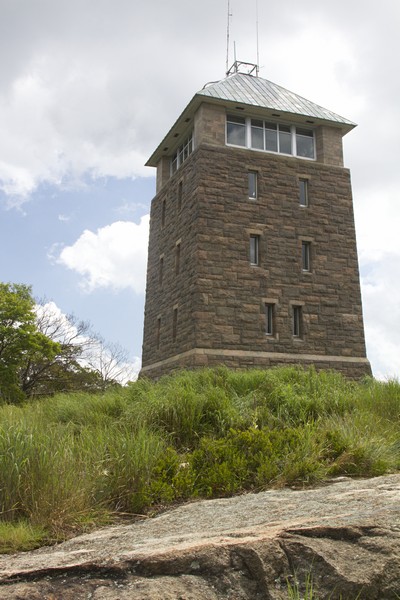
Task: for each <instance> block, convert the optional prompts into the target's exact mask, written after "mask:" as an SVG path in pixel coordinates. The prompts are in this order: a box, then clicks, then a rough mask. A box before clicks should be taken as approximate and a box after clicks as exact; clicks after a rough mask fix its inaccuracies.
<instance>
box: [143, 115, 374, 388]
mask: <svg viewBox="0 0 400 600" xmlns="http://www.w3.org/2000/svg"><path fill="white" fill-rule="evenodd" d="M219 112H220V111H219ZM219 116H220V115H219ZM220 120H221V119H220V118H218V119H216V122H217V124H216V127H215V129H216V132H217V133H215V135H216V136H217V137H218V131H220V129H221V123H220ZM197 123H198V126H199V128H198V131H200V132H201V131H203V133H204V132H205V131H206V130H207V131H209V133H208V134H207V135H206V136H205V138H204V139H206V138H207V136H208V137H210V136H211V138H210V139H211V140H212V142H211V144H206V143H202V144H200V146H198V147H197V148H196V149H195V151H194V152H193V153H192V155H191V156H190V157H189V158H188V159H187V160H186V161H185V162H184V164H183V165H182V166H181V168H180V169H179V170H178V172H177V173H175V175H174V176H173V177H171V178H170V179H169V180H168V181H167V183H166V184H165V185H164V186H163V187H162V189H161V190H160V191H159V192H158V194H157V195H156V197H155V198H154V199H153V202H152V208H151V221H150V222H151V228H150V241H149V258H148V275H147V291H146V309H145V324H144V342H143V369H142V374H143V375H146V376H150V377H159V376H160V375H162V374H164V373H166V372H170V371H172V370H174V369H176V368H182V367H185V368H196V367H200V366H215V365H216V364H226V365H227V366H231V367H234V368H248V367H250V366H254V367H267V366H272V365H277V364H288V363H299V362H300V363H302V364H305V365H309V364H314V365H315V366H316V368H337V369H339V370H341V371H343V372H344V373H345V374H346V375H348V376H350V377H360V376H362V375H363V374H366V373H370V366H369V363H368V361H367V359H366V352H365V341H364V329H363V318H362V307H361V295H360V285H359V272H358V261H357V250H356V239H355V229H354V218H353V207H352V195H351V183H350V175H349V172H348V170H347V169H344V168H342V167H338V166H332V165H329V164H323V163H322V162H319V161H318V162H317V161H309V160H302V159H298V158H295V157H285V156H282V155H274V154H269V153H264V152H257V151H254V150H249V149H242V148H233V147H228V146H225V145H222V144H221V145H217V144H216V139H217V138H216V137H215V135H214V133H213V132H212V118H211V113H210V112H207V110H205V108H204V107H203V112H202V114H201V115H198V117H197ZM326 129H329V128H326ZM195 131H196V127H195ZM325 133H326V135H325V134H324V137H322V138H321V137H320V138H318V136H317V144H318V143H320V144H322V149H321V148H320V150H319V159H320V160H321V159H322V160H325V158H326V157H327V156H328V154H329V153H333V154H332V156H336V158H338V154H337V148H336V150H335V147H336V146H337V140H336V137H335V135H334V136H333V138H332V136H330V137H329V135H328V134H329V132H325ZM334 133H336V132H334ZM320 134H321V131H320ZM321 135H322V134H321ZM213 136H214V137H213ZM203 137H204V135H203ZM328 138H329V139H328ZM318 139H319V140H320V141H319V142H318ZM321 140H322V141H321ZM328 142H329V143H328ZM324 143H325V155H324V154H323V149H324V146H323V144H324ZM329 144H330V146H329ZM335 153H336V154H335ZM324 156H325V158H324ZM326 161H327V162H329V160H328V159H326ZM249 171H253V172H255V173H257V186H258V195H257V199H256V200H253V199H249V193H248V172H249ZM300 179H302V180H306V181H307V183H308V192H309V205H308V206H307V207H303V206H300V202H299V180H300ZM163 207H164V208H163ZM163 214H164V217H163ZM163 219H164V224H163ZM250 235H258V236H259V250H260V256H259V259H260V260H259V265H257V266H252V265H250V260H249V240H250ZM302 241H305V242H308V243H309V244H310V249H311V268H310V271H309V272H305V271H303V269H302V260H301V252H302ZM177 246H179V263H180V264H179V272H177V266H176V260H177V252H178V251H177ZM161 263H162V271H163V273H162V281H161V274H160V265H161ZM266 303H269V304H273V309H274V318H273V328H274V331H273V335H267V334H266V318H265V304H266ZM294 305H296V306H300V307H301V311H302V325H301V335H299V336H294V335H293V324H292V316H293V306H294ZM176 309H177V312H176ZM174 310H175V323H174ZM174 330H175V331H174Z"/></svg>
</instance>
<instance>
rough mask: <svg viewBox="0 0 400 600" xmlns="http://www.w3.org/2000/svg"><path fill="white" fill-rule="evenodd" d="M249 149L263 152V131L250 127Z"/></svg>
mask: <svg viewBox="0 0 400 600" xmlns="http://www.w3.org/2000/svg"><path fill="white" fill-rule="evenodd" d="M251 147H252V148H256V149H257V150H264V130H263V129H260V128H259V127H253V126H252V127H251Z"/></svg>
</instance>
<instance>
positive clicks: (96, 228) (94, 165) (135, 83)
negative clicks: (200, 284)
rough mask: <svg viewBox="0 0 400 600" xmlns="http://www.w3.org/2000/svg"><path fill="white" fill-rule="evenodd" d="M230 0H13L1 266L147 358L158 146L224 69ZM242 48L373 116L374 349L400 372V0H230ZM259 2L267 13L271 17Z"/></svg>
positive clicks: (364, 147) (6, 23)
mask: <svg viewBox="0 0 400 600" xmlns="http://www.w3.org/2000/svg"><path fill="white" fill-rule="evenodd" d="M227 6H228V2H227V0H202V1H201V2H198V1H197V2H194V1H192V0H169V1H168V2H165V0H149V1H148V2H139V1H138V0H0V56H1V57H2V59H1V61H0V281H10V282H16V283H25V284H29V285H31V286H32V290H33V294H34V296H35V297H36V298H39V299H42V300H48V301H52V302H53V303H55V305H56V306H57V307H58V309H59V310H60V311H61V312H62V313H64V314H70V313H73V314H74V315H75V316H76V317H77V318H79V319H83V320H86V321H90V323H91V324H92V327H93V329H94V330H95V331H97V332H98V333H99V334H100V335H101V336H102V337H103V338H104V339H105V340H106V341H108V342H110V343H112V344H119V345H121V346H123V347H124V348H125V349H126V350H127V352H128V354H129V359H130V361H131V362H132V364H133V365H134V368H135V369H136V370H138V368H139V366H140V355H141V346H142V333H143V310H144V290H145V278H146V275H145V273H146V256H147V238H148V223H149V209H150V203H151V199H152V197H153V196H154V194H155V170H154V169H152V168H149V167H145V166H144V164H145V162H146V160H147V158H148V157H149V156H150V155H151V153H152V152H153V150H154V149H155V148H156V147H157V145H158V143H159V142H160V141H161V139H162V138H163V137H164V135H165V134H166V133H167V131H168V130H169V128H170V126H171V125H172V124H173V123H174V121H175V120H176V118H177V117H178V115H179V114H180V113H181V111H182V110H183V108H184V107H185V106H186V105H187V104H188V102H189V101H190V100H191V98H192V97H193V95H194V94H195V93H196V92H197V91H198V90H200V89H201V88H202V87H203V85H204V84H205V83H207V82H210V81H216V80H219V79H222V78H223V77H224V76H225V67H226V56H227V39H226V37H227V36H226V33H227V12H228V11H227ZM230 12H231V15H232V16H231V17H230V40H231V43H230V48H229V63H232V62H233V52H234V51H233V42H235V48H236V56H237V58H238V59H239V60H242V61H248V62H256V60H257V43H256V40H257V27H256V23H257V21H258V40H259V44H258V49H259V64H260V76H261V77H263V78H265V79H269V80H271V81H273V82H274V83H277V84H279V85H282V86H283V87H285V88H287V89H289V90H291V91H294V92H296V93H297V94H300V95H302V96H304V97H305V98H308V99H309V100H312V101H313V102H315V103H317V104H320V105H322V106H324V107H326V108H328V109H330V110H332V111H334V112H336V113H338V114H340V115H342V116H344V117H346V118H348V119H350V120H351V121H354V122H356V123H357V124H358V127H357V128H356V129H354V130H353V131H352V132H350V133H349V134H347V135H346V137H345V138H344V153H345V166H346V167H348V168H350V170H351V174H352V182H353V196H354V210H355V221H356V232H357V242H358V253H359V264H360V274H361V288H362V297H363V310H364V322H365V333H366V342H367V354H368V357H369V359H370V361H371V365H372V369H373V374H374V375H375V376H376V377H379V378H382V379H387V378H392V377H399V376H400V301H399V299H400V192H399V190H400V168H399V162H400V161H399V159H400V156H399V154H400V151H399V142H398V138H399V131H400V102H399V98H400V65H399V62H400V36H399V33H398V32H399V28H400V2H399V1H398V0H381V1H380V3H379V5H378V4H377V3H376V1H372V0H335V2H333V1H332V0H302V1H301V2H299V1H298V0H281V2H279V3H277V2H267V1H266V0H258V11H257V0H230ZM257 14H258V17H257Z"/></svg>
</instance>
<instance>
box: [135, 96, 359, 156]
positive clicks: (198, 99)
mask: <svg viewBox="0 0 400 600" xmlns="http://www.w3.org/2000/svg"><path fill="white" fill-rule="evenodd" d="M202 103H207V104H219V105H221V104H222V105H223V106H225V107H226V108H228V109H236V108H237V109H239V110H240V109H243V110H246V111H249V110H250V111H253V114H254V115H257V113H260V114H261V113H263V114H264V115H265V112H266V111H271V115H270V116H272V117H273V116H274V113H278V112H279V115H280V118H282V117H283V119H285V118H287V120H288V121H293V122H295V123H301V124H303V125H312V126H314V127H315V126H319V125H326V126H329V127H335V128H336V129H340V130H341V131H342V135H343V136H344V135H346V134H347V133H349V132H350V131H351V130H352V129H354V128H355V127H357V125H356V123H352V122H350V121H347V122H340V121H333V120H329V119H321V118H319V117H314V116H312V115H307V114H300V113H292V112H288V111H284V110H279V111H278V110H277V109H274V108H272V107H271V108H266V107H263V106H256V105H254V104H245V103H241V102H235V101H234V100H226V99H221V98H213V97H212V96H205V95H203V94H201V93H199V94H196V95H195V96H193V98H192V100H191V101H190V102H189V104H188V105H187V106H186V108H185V109H184V110H183V111H182V113H181V114H180V115H179V117H178V118H177V119H176V121H175V123H174V124H173V125H172V127H171V129H170V130H169V131H168V133H167V135H166V136H165V137H164V138H163V140H162V141H161V143H160V144H159V145H158V146H157V148H156V149H155V151H154V152H153V154H152V155H151V156H150V158H149V159H148V160H147V162H146V163H145V166H146V167H157V165H158V162H159V161H160V159H161V158H162V157H163V156H169V155H170V154H171V150H172V149H175V147H176V141H177V139H178V138H179V137H182V136H183V134H184V133H185V132H187V130H188V129H189V126H190V122H192V125H193V121H194V115H195V113H196V111H197V109H198V108H199V107H200V105H201V104H202Z"/></svg>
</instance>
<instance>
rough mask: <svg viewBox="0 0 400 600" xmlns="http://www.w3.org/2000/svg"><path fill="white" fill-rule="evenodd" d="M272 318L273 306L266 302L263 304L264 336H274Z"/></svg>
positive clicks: (273, 316) (273, 315)
mask: <svg viewBox="0 0 400 600" xmlns="http://www.w3.org/2000/svg"><path fill="white" fill-rule="evenodd" d="M274 318H275V304H271V303H269V302H268V303H266V304H265V334H266V335H274V334H275V331H274V329H275V326H274Z"/></svg>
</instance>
